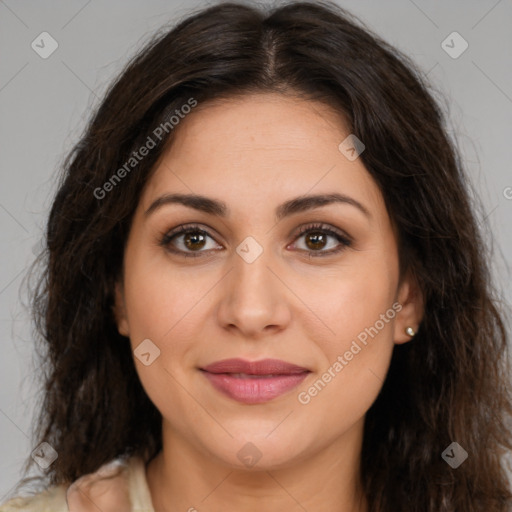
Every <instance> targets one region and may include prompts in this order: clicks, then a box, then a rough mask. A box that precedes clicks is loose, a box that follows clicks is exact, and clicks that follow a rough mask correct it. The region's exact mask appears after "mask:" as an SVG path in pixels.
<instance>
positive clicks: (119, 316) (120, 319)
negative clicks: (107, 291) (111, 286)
mask: <svg viewBox="0 0 512 512" xmlns="http://www.w3.org/2000/svg"><path fill="white" fill-rule="evenodd" d="M114 294H115V297H114V307H113V310H114V318H115V321H116V324H117V330H118V331H119V334H121V335H123V336H129V335H130V329H129V325H128V319H127V317H126V304H125V301H124V289H123V284H122V283H121V282H119V281H117V282H116V285H115V293H114Z"/></svg>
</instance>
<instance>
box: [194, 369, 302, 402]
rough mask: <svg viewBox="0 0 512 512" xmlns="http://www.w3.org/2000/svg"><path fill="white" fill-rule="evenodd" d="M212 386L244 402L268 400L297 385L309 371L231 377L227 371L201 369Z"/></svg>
mask: <svg viewBox="0 0 512 512" xmlns="http://www.w3.org/2000/svg"><path fill="white" fill-rule="evenodd" d="M203 373H204V375H205V377H206V378H207V379H208V380H209V381H210V383H211V384H212V386H213V387H214V388H215V389H217V390H218V391H220V392H221V393H224V394H225V395H227V396H229V397H230V398H233V399H234V400H237V401H238V402H242V403H244V404H261V403H264V402H268V401H269V400H272V399H274V398H276V397H278V396H280V395H282V394H284V393H286V392H288V391H290V390H291V389H293V388H295V387H297V386H298V385H299V384H300V383H301V382H302V381H303V380H304V379H305V378H306V377H307V376H308V375H309V373H310V372H304V373H297V374H292V375H279V376H276V377H247V378H240V377H233V375H231V374H228V373H210V372H206V371H204V370H203Z"/></svg>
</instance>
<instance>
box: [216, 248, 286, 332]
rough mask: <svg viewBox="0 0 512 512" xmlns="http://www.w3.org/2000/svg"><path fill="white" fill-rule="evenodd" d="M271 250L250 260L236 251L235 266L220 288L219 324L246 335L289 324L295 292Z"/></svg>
mask: <svg viewBox="0 0 512 512" xmlns="http://www.w3.org/2000/svg"><path fill="white" fill-rule="evenodd" d="M269 252H270V251H268V252H267V251H263V253H262V254H261V255H260V256H259V257H258V258H256V260H254V261H252V262H251V263H249V262H248V261H246V260H245V259H244V258H243V257H241V256H239V255H238V254H234V255H233V268H232V270H231V272H229V274H228V275H227V276H226V277H225V282H224V285H223V287H222V290H221V292H220V293H221V301H220V304H219V308H218V310H217V311H218V321H219V323H220V325H221V326H222V327H223V328H224V329H226V330H228V331H231V332H232V333H238V334H239V335H240V336H241V337H243V338H244V339H254V340H256V339H261V338H264V337H266V336H268V335H270V334H273V333H274V334H275V333H278V332H280V331H282V330H284V329H286V327H287V326H288V325H289V324H290V320H291V309H290V303H289V302H288V301H289V299H290V297H291V296H292V293H291V292H290V290H289V289H288V288H287V286H286V284H285V279H284V277H283V276H280V275H279V273H280V272H279V270H278V265H277V264H276V262H275V260H273V259H272V257H271V256H270V255H269Z"/></svg>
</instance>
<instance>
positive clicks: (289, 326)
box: [0, 3, 512, 512]
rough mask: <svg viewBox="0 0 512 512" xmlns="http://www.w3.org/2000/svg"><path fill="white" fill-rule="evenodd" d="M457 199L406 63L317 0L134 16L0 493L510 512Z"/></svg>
mask: <svg viewBox="0 0 512 512" xmlns="http://www.w3.org/2000/svg"><path fill="white" fill-rule="evenodd" d="M474 208H475V207H474V206H473V205H472V204H471V202H470V199H469V192H468V184H467V178H466V176H465V174H464V171H463V169H462V166H461V163H460V158H459V156H458V153H457V151H456V149H455V147H454V146H453V145H452V143H451V142H450V140H449V139H448V137H447V134H446V132H445V130H444V119H443V116H442V113H441V112H440V109H439V107H438V106H437V104H436V103H435V101H434V100H433V99H432V96H431V95H430V93H429V92H428V90H427V85H426V84H425V83H424V82H423V79H422V77H421V74H420V73H419V72H418V71H417V70H416V68H415V67H414V64H413V63H412V62H410V61H409V60H408V59H407V58H406V57H404V56H403V55H401V54H400V53H399V52H398V51H397V50H396V49H394V48H392V47H390V46H389V45H387V44H386V43H385V42H384V41H382V40H380V39H379V38H378V37H377V36H375V35H373V34H372V33H371V32H370V31H369V30H368V29H367V28H366V27H364V26H362V24H361V23H360V22H358V21H357V20H355V19H354V18H353V17H351V16H350V15H349V14H348V13H347V12H345V11H344V10H342V9H340V8H338V7H336V6H335V5H332V4H327V3H323V4H318V3H292V4H289V5H286V6H284V7H280V8H276V9H273V10H272V12H269V13H266V12H264V11H263V10H260V9H257V8H254V7H249V6H245V5H238V4H232V3H225V4H220V5H217V6H215V7H211V8H208V9H205V10H203V11H202V12H199V13H196V14H194V15H192V16H190V17H189V18H187V19H186V20H184V21H183V22H181V23H180V24H179V25H178V26H177V27H175V28H174V29H172V30H170V31H169V32H167V33H165V34H163V35H161V36H158V38H156V39H155V40H154V41H153V42H152V43H151V44H149V45H148V46H147V47H146V48H144V49H143V50H142V51H141V52H140V53H139V54H138V55H137V56H136V57H135V58H134V59H133V60H132V62H131V63H130V64H129V65H128V66H127V68H126V69H125V70H124V71H123V73H122V74H121V76H120V77H119V78H118V79H117V81H116V82H115V83H114V85H113V86H112V87H111V89H110V90H109V91H108V93H107V95H106V98H105V100H104V101H103V103H102V105H101V106H100V108H99V109H98V111H97V112H96V113H95V115H94V117H93V119H92V121H91V123H90V125H89V127H88V129H87V131H86V133H85V134H84V136H83V138H82V139H81V141H80V142H79V143H78V144H77V146H76V148H75V149H74V151H73V153H72V154H71V155H70V156H69V158H68V160H67V162H66V164H65V175H64V179H63V181H62V184H61V186H60V189H59V191H58V193H57V195H56V198H55V200H54V203H53V205H52V208H51V212H50V217H49V222H48V229H47V256H48V260H47V266H46V269H45V272H44V274H43V276H42V279H41V281H40V283H41V284H40V287H39V288H38V290H37V292H36V294H35V298H34V310H35V313H36V320H37V322H38V323H37V325H38V326H39V328H40V332H41V334H42V337H43V339H44V343H45V346H46V348H47V356H46V361H47V364H48V367H49V373H48V376H47V379H46V388H45V389H46V398H45V402H44V404H43V406H42V412H41V416H40V421H39V425H38V427H39V430H38V439H37V443H36V444H35V445H34V446H36V447H37V448H35V450H34V452H33V454H32V457H31V459H30V460H36V462H39V464H40V465H41V466H47V469H46V476H47V480H46V481H45V483H44V485H45V486H46V487H47V489H46V490H44V491H41V492H38V493H36V494H34V496H31V497H29V498H20V497H18V498H15V499H13V500H11V501H10V502H9V503H7V504H4V506H3V507H1V508H0V510H1V511H2V512H5V511H10V510H45V508H44V507H47V508H48V510H52V511H61V510H62V511H64V510H68V509H69V510H71V511H73V512H75V511H86V510H98V509H99V510H102V511H103V512H107V511H109V510H116V511H119V510H123V511H124V510H127V511H128V510H138V511H141V510H145V511H168V512H170V511H175V510H189V511H193V510H199V511H200V510H221V509H222V510H237V511H249V510H265V511H274V510H310V511H313V510H314V511H340V512H348V511H358V512H362V511H365V512H370V511H371V512H374V511H375V512H376V511H379V512H384V511H396V510H410V511H429V512H430V511H432V512H433V511H436V512H439V511H462V510H464V511H486V512H498V511H507V510H511V507H510V505H511V502H512V501H511V500H512V495H511V492H510V488H509V486H508V483H507V473H506V471H505V464H504V459H503V458H502V457H503V455H505V453H506V452H507V451H509V450H510V449H511V448H512V446H511V434H510V431H509V428H508V426H507V421H508V420H509V419H510V416H511V412H512V401H511V395H510V388H509V387H508V385H509V381H508V380H507V379H508V375H509V373H507V372H509V371H510V369H509V368H507V364H506V348H507V336H506V332H505V328H504V320H503V317H502V313H500V311H499V310H498V309H497V306H496V305H495V303H494V302H493V299H492V293H493V288H492V285H491V282H490V276H489V272H488V269H487V263H488V257H487V253H486V250H485V249H486V248H485V245H484V242H483V240H482V239H481V237H480V234H479V231H478V226H477V222H476V220H475V212H474ZM27 467H29V465H28V464H27Z"/></svg>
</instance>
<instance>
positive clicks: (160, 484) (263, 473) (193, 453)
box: [146, 420, 367, 512]
mask: <svg viewBox="0 0 512 512" xmlns="http://www.w3.org/2000/svg"><path fill="white" fill-rule="evenodd" d="M363 421H364V420H361V421H360V422H359V423H357V424H356V425H354V426H353V427H352V429H351V430H350V431H348V432H345V433H344V435H343V436H342V437H340V438H338V439H336V440H334V441H333V442H331V443H329V444H328V445H327V446H325V447H324V448H323V449H322V450H320V451H316V452H315V453H314V454H312V455H311V454H308V455H306V454H302V455H300V456H297V457H295V458H294V460H292V461H289V462H287V463H286V465H281V466H279V468H275V467H269V468H264V467H262V468H261V469H258V467H260V466H262V464H259V463H258V464H257V465H256V466H255V467H252V468H250V469H244V470H240V469H238V468H233V467H232V466H229V465H228V464H226V463H223V461H222V460H220V459H218V458H216V457H215V455H214V454H211V453H206V452H205V451H202V450H200V449H199V450H198V449H197V447H196V446H194V445H192V444H191V443H189V442H188V440H187V439H184V438H183V437H181V436H180V435H179V433H178V432H176V431H175V430H173V429H171V428H170V426H169V425H166V424H165V421H164V424H163V450H162V451H161V452H160V453H159V454H158V455H157V456H156V457H155V458H154V459H153V460H151V461H150V463H149V464H148V466H147V468H146V476H147V480H148V486H149V489H150V493H151V497H152V501H153V506H154V508H155V511H156V512H181V511H190V512H195V511H197V512H200V511H201V510H206V509H207V510H210V511H212V512H214V511H215V512H217V511H219V512H220V511H222V512H231V511H232V512H235V511H236V512H260V511H261V510H262V509H264V510H265V511H266V512H277V511H279V512H282V511H283V510H297V511H304V510H310V511H312V510H314V511H315V512H334V511H335V512H366V511H367V502H366V499H365V497H364V495H363V492H362V487H361V479H360V474H359V467H360V466H359V461H360V453H361V446H362V427H363ZM260 462H263V458H262V460H261V461H260Z"/></svg>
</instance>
